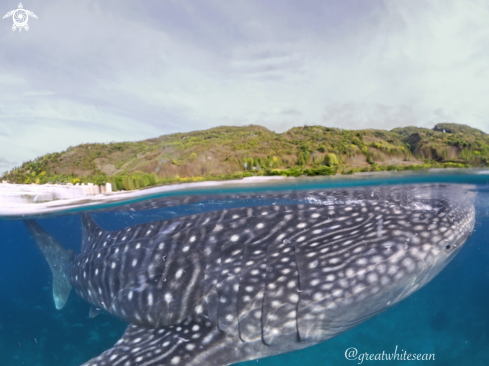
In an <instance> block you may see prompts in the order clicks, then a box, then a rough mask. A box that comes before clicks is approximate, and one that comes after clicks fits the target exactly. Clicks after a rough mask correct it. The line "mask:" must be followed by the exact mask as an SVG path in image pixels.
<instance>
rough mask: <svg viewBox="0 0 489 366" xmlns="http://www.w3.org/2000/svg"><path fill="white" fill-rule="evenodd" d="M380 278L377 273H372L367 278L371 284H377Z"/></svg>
mask: <svg viewBox="0 0 489 366" xmlns="http://www.w3.org/2000/svg"><path fill="white" fill-rule="evenodd" d="M378 279H379V278H378V276H377V274H376V273H370V274H369V275H368V276H367V281H368V282H370V283H375V282H377V280H378Z"/></svg>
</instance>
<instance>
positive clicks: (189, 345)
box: [185, 343, 195, 351]
mask: <svg viewBox="0 0 489 366" xmlns="http://www.w3.org/2000/svg"><path fill="white" fill-rule="evenodd" d="M185 348H186V349H187V350H189V351H191V350H193V349H194V348H195V345H194V344H192V343H189V344H187V345H186V346H185Z"/></svg>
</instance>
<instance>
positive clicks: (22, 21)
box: [3, 3, 37, 32]
mask: <svg viewBox="0 0 489 366" xmlns="http://www.w3.org/2000/svg"><path fill="white" fill-rule="evenodd" d="M29 15H30V16H31V17H33V18H36V19H37V15H36V14H34V13H33V12H32V11H29V10H25V9H24V7H23V6H22V3H20V4H19V8H18V9H15V10H12V11H9V12H8V13H7V14H5V15H4V16H3V19H5V18H8V17H9V16H12V19H13V20H14V24H13V25H12V30H13V31H15V30H16V29H17V28H19V32H21V31H22V28H24V29H25V30H26V31H28V30H29V24H27V21H28V20H29Z"/></svg>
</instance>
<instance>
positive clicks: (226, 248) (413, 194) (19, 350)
mask: <svg viewBox="0 0 489 366" xmlns="http://www.w3.org/2000/svg"><path fill="white" fill-rule="evenodd" d="M0 244H1V248H2V251H1V255H0V288H1V291H0V306H1V311H0V365H12V366H16V365H29V366H57V365H63V366H79V365H126V366H129V365H153V366H156V365H215V366H219V365H228V364H234V365H240V366H245V365H255V364H257V363H258V364H260V365H281V366H285V365H322V366H326V365H335V366H336V365H358V364H363V365H372V364H380V365H384V364H385V365H402V364H413V363H414V364H416V365H418V364H419V365H487V364H489V311H488V309H489V249H488V245H489V172H487V171H469V170H467V171H463V172H459V171H453V172H449V171H443V172H432V173H412V174H405V175H402V174H398V175H395V174H392V175H378V176H377V175H372V176H367V177H363V178H354V177H352V178H345V179H341V180H340V179H337V180H335V179H332V178H317V179H315V178H311V179H292V180H284V181H279V180H277V181H276V182H271V183H270V182H268V183H267V184H250V185H248V186H243V185H240V186H229V187H227V186H216V187H207V188H205V189H193V190H182V191H176V192H172V193H171V194H170V193H164V194H160V195H152V196H148V197H140V198H137V199H132V200H131V201H128V202H120V203H117V204H105V205H104V204H99V205H97V206H91V207H77V208H66V209H65V210H64V211H62V212H52V213H45V214H42V215H36V216H29V215H28V213H26V214H25V215H14V216H5V217H0ZM130 324H132V325H130ZM116 343H117V344H116Z"/></svg>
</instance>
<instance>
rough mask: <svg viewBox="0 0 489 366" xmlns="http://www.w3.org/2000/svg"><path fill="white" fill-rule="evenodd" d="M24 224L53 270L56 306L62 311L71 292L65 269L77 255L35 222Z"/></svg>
mask: <svg viewBox="0 0 489 366" xmlns="http://www.w3.org/2000/svg"><path fill="white" fill-rule="evenodd" d="M24 222H25V224H26V226H27V229H29V231H30V233H31V235H32V236H33V237H34V239H35V240H36V243H37V246H38V247H39V249H41V252H42V254H44V258H46V260H47V262H48V264H49V267H50V268H51V272H52V273H53V298H54V304H55V306H56V309H58V310H59V309H62V308H63V306H65V303H66V300H68V296H69V295H70V291H71V285H70V283H69V281H68V277H67V276H66V274H65V268H66V266H68V265H69V264H70V263H71V262H72V261H73V258H74V257H75V255H76V254H75V252H73V251H72V250H66V249H65V248H63V247H62V246H61V244H59V243H58V242H57V241H56V239H54V238H53V237H52V236H51V235H49V234H48V233H47V232H46V231H45V230H44V229H43V228H42V227H41V225H39V224H38V223H37V222H35V221H34V220H25V221H24Z"/></svg>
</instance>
